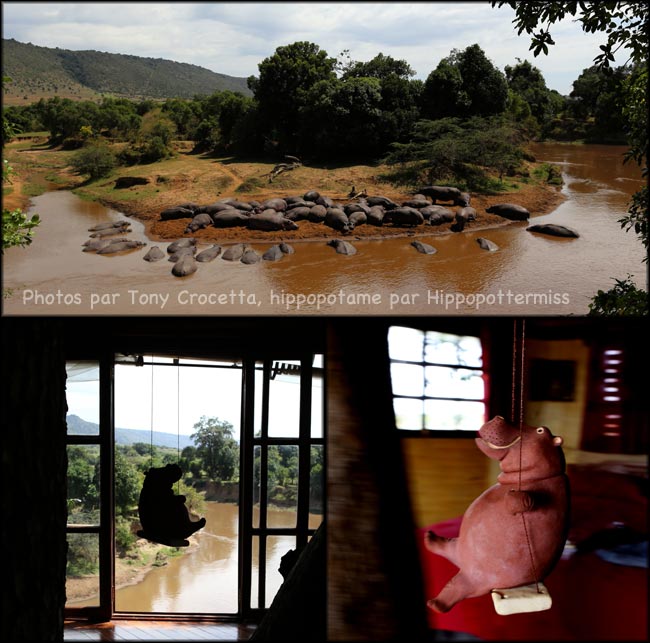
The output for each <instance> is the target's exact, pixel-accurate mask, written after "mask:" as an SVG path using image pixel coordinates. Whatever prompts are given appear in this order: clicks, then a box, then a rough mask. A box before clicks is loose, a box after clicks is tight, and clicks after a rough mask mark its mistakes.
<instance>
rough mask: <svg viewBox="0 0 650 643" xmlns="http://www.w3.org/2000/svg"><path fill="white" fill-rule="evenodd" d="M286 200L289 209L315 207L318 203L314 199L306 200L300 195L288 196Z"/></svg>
mask: <svg viewBox="0 0 650 643" xmlns="http://www.w3.org/2000/svg"><path fill="white" fill-rule="evenodd" d="M285 201H286V202H287V210H293V209H294V208H313V207H314V206H315V205H316V204H315V203H314V202H313V201H305V199H303V198H302V197H299V196H293V197H292V196H290V197H287V198H286V199H285Z"/></svg>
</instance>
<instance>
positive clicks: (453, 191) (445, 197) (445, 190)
mask: <svg viewBox="0 0 650 643" xmlns="http://www.w3.org/2000/svg"><path fill="white" fill-rule="evenodd" d="M418 192H419V193H420V194H424V195H425V196H428V197H430V198H431V201H432V202H433V204H434V205H435V204H436V201H456V199H458V198H460V194H461V192H460V190H459V189H458V188H450V187H448V186H445V185H427V186H425V187H422V188H420V189H419V190H418Z"/></svg>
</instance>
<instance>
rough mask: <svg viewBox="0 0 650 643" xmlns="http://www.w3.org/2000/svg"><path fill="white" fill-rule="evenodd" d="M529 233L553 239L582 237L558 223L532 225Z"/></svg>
mask: <svg viewBox="0 0 650 643" xmlns="http://www.w3.org/2000/svg"><path fill="white" fill-rule="evenodd" d="M526 230H528V232H539V233H540V234H548V235H550V236H552V237H567V238H569V239H577V238H578V237H580V235H579V234H578V233H577V232H576V231H575V230H573V229H572V228H567V227H566V226H563V225H558V224H557V223H539V224H537V225H531V226H529V227H528V228H526Z"/></svg>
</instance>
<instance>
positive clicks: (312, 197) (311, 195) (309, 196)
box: [302, 190, 320, 201]
mask: <svg viewBox="0 0 650 643" xmlns="http://www.w3.org/2000/svg"><path fill="white" fill-rule="evenodd" d="M302 198H303V199H304V200H305V201H318V199H319V198H320V192H318V191H316V190H309V191H308V192H305V193H304V194H303V195H302Z"/></svg>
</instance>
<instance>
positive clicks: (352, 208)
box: [343, 199, 370, 217]
mask: <svg viewBox="0 0 650 643" xmlns="http://www.w3.org/2000/svg"><path fill="white" fill-rule="evenodd" d="M343 212H345V214H347V215H348V217H349V216H350V215H351V214H353V213H354V212H363V213H365V214H366V215H367V214H368V213H369V212H370V206H369V205H368V204H367V203H366V201H365V199H362V200H361V201H359V202H358V203H348V204H347V205H344V206H343Z"/></svg>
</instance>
